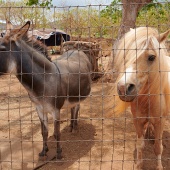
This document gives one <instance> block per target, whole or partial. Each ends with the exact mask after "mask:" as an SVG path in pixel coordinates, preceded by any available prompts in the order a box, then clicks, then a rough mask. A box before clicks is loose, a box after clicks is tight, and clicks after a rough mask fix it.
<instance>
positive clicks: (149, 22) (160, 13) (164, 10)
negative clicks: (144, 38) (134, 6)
mask: <svg viewBox="0 0 170 170" xmlns="http://www.w3.org/2000/svg"><path fill="white" fill-rule="evenodd" d="M169 13H170V2H166V3H154V4H149V5H146V6H145V7H143V8H142V9H141V10H140V12H139V14H138V17H137V21H136V26H141V25H142V26H151V27H156V28H158V29H159V30H160V31H161V32H162V31H166V30H167V28H168V25H169Z"/></svg>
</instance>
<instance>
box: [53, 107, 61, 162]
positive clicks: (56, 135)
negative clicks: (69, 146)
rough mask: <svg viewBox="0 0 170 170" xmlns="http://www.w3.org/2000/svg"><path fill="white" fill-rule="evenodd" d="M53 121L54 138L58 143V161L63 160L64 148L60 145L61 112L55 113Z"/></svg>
mask: <svg viewBox="0 0 170 170" xmlns="http://www.w3.org/2000/svg"><path fill="white" fill-rule="evenodd" d="M53 120H54V138H55V139H56V142H57V159H61V158H62V148H61V145H60V136H61V134H60V110H57V111H56V112H54V113H53Z"/></svg>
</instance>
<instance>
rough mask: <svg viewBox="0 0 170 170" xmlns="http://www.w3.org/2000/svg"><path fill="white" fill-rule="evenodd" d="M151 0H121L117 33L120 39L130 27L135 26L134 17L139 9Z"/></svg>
mask: <svg viewBox="0 0 170 170" xmlns="http://www.w3.org/2000/svg"><path fill="white" fill-rule="evenodd" d="M150 2H152V0H122V5H123V9H122V22H121V26H120V29H119V33H118V39H120V38H121V37H122V36H123V35H124V34H125V33H126V32H128V31H129V30H130V28H134V27H135V23H136V17H137V14H138V12H139V10H140V9H141V8H142V7H143V6H144V5H146V4H148V3H150Z"/></svg>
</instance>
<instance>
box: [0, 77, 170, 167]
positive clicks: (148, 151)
mask: <svg viewBox="0 0 170 170" xmlns="http://www.w3.org/2000/svg"><path fill="white" fill-rule="evenodd" d="M0 83H1V86H0V115H1V116H0V131H1V133H0V159H1V164H0V169H1V170H2V169H3V170H11V169H12V170H20V169H23V170H30V169H34V168H35V167H36V166H37V165H39V164H40V163H42V161H43V160H42V159H41V160H39V158H38V153H39V152H40V151H41V147H42V137H41V132H40V122H39V119H38V116H37V113H36V111H35V108H34V105H33V104H32V103H31V102H30V100H29V97H28V95H27V92H26V91H25V90H24V88H23V87H22V86H21V85H20V83H19V82H18V80H17V79H16V78H15V77H14V76H7V75H6V76H3V77H1V79H0ZM107 86H108V84H107V83H105V84H104V83H97V82H96V83H93V84H92V92H91V95H90V96H89V97H88V98H87V99H86V100H85V101H84V102H82V103H81V109H80V114H79V128H78V132H77V133H70V132H69V118H70V111H69V110H62V111H61V141H62V142H61V143H62V149H63V159H62V160H60V161H59V160H55V159H54V160H52V161H49V162H48V163H47V164H46V165H44V166H42V167H41V168H39V169H40V170H49V169H50V170H87V169H90V170H99V169H100V170H121V169H124V170H132V169H135V158H136V154H135V141H136V134H135V130H134V126H133V119H132V116H131V113H130V112H127V113H126V114H125V113H124V114H121V115H117V116H115V117H114V116H113V118H111V119H107V118H103V117H104V114H105V113H104V112H103V107H104V105H103V97H102V96H103V95H102V94H104V91H105V88H106V87H107ZM52 134H53V124H52V118H51V116H50V115H49V139H48V140H49V148H50V151H49V153H48V155H49V156H50V154H54V153H55V149H56V145H55V141H54V138H53V137H52ZM145 143H146V147H145V149H144V159H145V160H144V168H143V169H144V170H154V169H155V167H156V160H155V159H156V157H155V155H154V152H153V148H152V146H153V141H149V140H146V141H145ZM163 146H164V151H163V166H164V169H166V170H168V169H170V161H169V158H170V122H169V120H167V122H166V127H165V132H164V134H163Z"/></svg>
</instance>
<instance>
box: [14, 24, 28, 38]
mask: <svg viewBox="0 0 170 170" xmlns="http://www.w3.org/2000/svg"><path fill="white" fill-rule="evenodd" d="M29 28H30V21H27V22H26V24H25V25H24V26H22V27H21V28H20V29H16V30H14V32H13V37H14V39H15V40H16V39H19V38H21V37H23V36H24V35H25V34H26V33H27V31H28V30H29Z"/></svg>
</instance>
